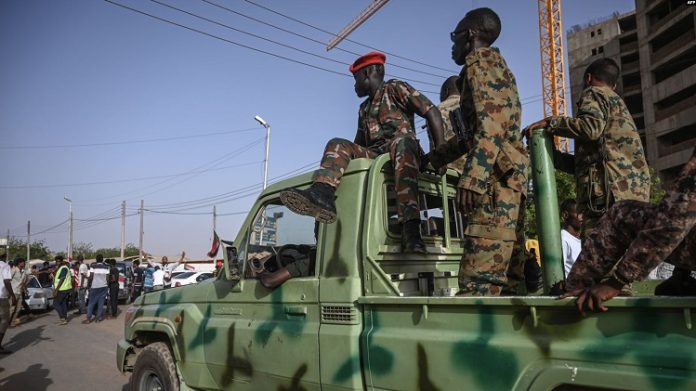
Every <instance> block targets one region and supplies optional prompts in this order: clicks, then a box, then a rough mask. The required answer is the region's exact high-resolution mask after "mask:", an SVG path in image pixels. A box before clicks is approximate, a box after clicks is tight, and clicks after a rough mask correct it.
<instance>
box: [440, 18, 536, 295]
mask: <svg viewBox="0 0 696 391" xmlns="http://www.w3.org/2000/svg"><path fill="white" fill-rule="evenodd" d="M500 28H501V26H500V18H499V17H498V15H497V14H496V13H495V12H494V11H493V10H491V9H490V8H478V9H474V10H472V11H470V12H468V13H467V14H466V16H465V17H464V18H463V19H462V20H461V21H460V22H459V24H458V25H457V27H456V28H455V30H454V31H453V32H452V33H451V34H450V35H451V37H450V38H451V39H452V42H453V43H454V45H453V46H452V59H453V60H454V62H455V63H457V65H461V66H463V68H462V71H461V73H460V79H459V83H460V92H461V99H460V108H461V111H462V118H463V122H464V125H465V127H466V128H467V129H469V130H470V131H471V132H473V140H472V143H471V149H470V151H468V153H467V154H466V160H465V162H464V166H463V168H462V174H461V177H460V180H459V184H458V189H457V205H458V207H459V211H460V213H464V214H465V215H466V220H467V222H468V224H467V227H466V230H465V232H464V236H465V237H464V254H463V256H462V260H461V263H460V267H459V288H460V290H459V293H458V294H459V295H500V294H514V293H516V285H517V284H518V283H519V282H520V281H522V279H523V267H524V259H525V258H526V256H525V254H526V251H525V249H524V239H523V235H524V229H523V228H522V227H523V224H524V199H525V197H526V193H527V167H528V165H529V155H528V154H527V149H526V147H525V145H524V143H523V142H522V134H521V133H520V119H521V113H522V106H521V105H520V100H519V94H518V92H517V82H516V81H515V76H514V75H513V74H512V72H511V71H510V69H509V68H508V66H507V63H506V62H505V60H504V59H503V57H502V55H501V54H500V51H499V50H498V49H497V48H493V47H491V45H492V44H493V43H494V42H495V40H496V39H497V38H498V36H499V35H500ZM435 160H437V159H435ZM518 246H522V248H521V249H520V251H521V252H519V253H517V255H516V256H515V257H514V259H515V261H514V262H513V264H511V256H512V254H513V247H518ZM508 268H510V270H508Z"/></svg>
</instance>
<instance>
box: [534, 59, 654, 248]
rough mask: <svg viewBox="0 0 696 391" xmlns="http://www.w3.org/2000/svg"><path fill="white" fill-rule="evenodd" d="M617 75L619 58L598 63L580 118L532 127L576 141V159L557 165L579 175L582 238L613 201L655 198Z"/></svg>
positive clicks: (587, 86)
mask: <svg viewBox="0 0 696 391" xmlns="http://www.w3.org/2000/svg"><path fill="white" fill-rule="evenodd" d="M618 77H619V67H618V65H616V62H614V60H612V59H609V58H602V59H599V60H597V61H595V62H593V63H592V64H590V66H589V67H587V70H586V71H585V90H584V91H583V93H582V96H581V97H580V100H579V101H578V110H577V115H576V116H575V117H556V116H552V117H548V118H546V119H544V120H541V121H539V122H536V123H534V124H532V125H530V126H529V129H530V130H533V129H536V128H542V127H543V128H546V129H547V131H548V133H550V134H552V135H554V136H562V137H570V138H573V139H574V140H575V159H574V161H573V159H572V158H571V159H570V160H568V159H564V160H565V161H566V162H568V161H569V162H570V163H571V165H570V167H569V165H564V164H559V161H560V160H557V164H556V166H557V168H559V169H561V170H563V171H568V172H570V173H571V174H575V177H576V184H577V208H578V213H581V214H582V216H583V224H582V235H583V237H586V236H587V234H588V233H589V232H590V231H591V230H592V228H593V227H594V226H595V225H596V224H597V221H598V220H599V218H600V217H601V216H602V214H604V212H605V211H606V210H607V208H609V207H610V206H611V205H612V204H613V203H614V202H618V201H622V200H638V201H647V200H648V199H649V197H650V171H649V168H648V164H647V162H646V160H645V153H644V152H643V146H642V144H641V141H640V137H639V136H638V131H637V130H636V124H635V123H634V122H633V118H632V117H631V113H630V112H629V111H628V108H626V104H625V103H624V101H623V100H622V99H621V97H620V96H618V95H617V94H616V92H614V88H615V86H616V81H617V80H618ZM566 158H567V157H566ZM573 162H574V164H572V163H573ZM572 165H574V167H572Z"/></svg>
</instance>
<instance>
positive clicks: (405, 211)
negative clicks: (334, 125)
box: [313, 135, 421, 222]
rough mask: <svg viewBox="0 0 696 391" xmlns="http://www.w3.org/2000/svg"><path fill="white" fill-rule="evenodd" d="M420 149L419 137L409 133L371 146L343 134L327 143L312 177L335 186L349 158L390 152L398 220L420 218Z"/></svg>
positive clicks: (315, 180) (374, 155)
mask: <svg viewBox="0 0 696 391" xmlns="http://www.w3.org/2000/svg"><path fill="white" fill-rule="evenodd" d="M420 151H421V149H420V145H419V144H418V140H416V138H415V137H411V136H403V135H400V136H395V137H393V138H392V139H389V140H387V141H386V142H385V143H384V144H381V145H379V146H373V147H370V148H365V147H362V146H360V145H358V144H355V143H352V142H350V141H348V140H345V139H342V138H334V139H331V140H330V141H329V142H328V143H327V144H326V149H325V150H324V156H323V157H322V159H321V164H320V168H319V169H318V170H317V171H315V172H314V177H313V180H314V182H320V183H325V184H327V185H330V186H332V187H334V188H337V187H338V185H339V184H340V183H341V177H342V176H343V174H344V173H345V171H346V168H347V167H348V164H349V163H350V161H351V160H353V159H358V158H369V159H374V158H375V157H377V156H379V155H381V154H383V153H387V152H389V156H390V157H391V160H392V162H394V182H395V183H394V189H395V191H396V203H397V210H398V214H399V221H402V222H405V221H409V220H419V219H420V209H419V207H418V172H419V168H420Z"/></svg>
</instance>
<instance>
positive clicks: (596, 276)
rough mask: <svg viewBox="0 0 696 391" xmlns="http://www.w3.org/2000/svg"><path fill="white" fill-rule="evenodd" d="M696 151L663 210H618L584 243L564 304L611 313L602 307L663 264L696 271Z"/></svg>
mask: <svg viewBox="0 0 696 391" xmlns="http://www.w3.org/2000/svg"><path fill="white" fill-rule="evenodd" d="M695 225H696V149H695V150H694V152H693V154H692V156H691V159H690V160H689V162H688V163H687V164H686V166H685V167H684V169H683V170H682V172H681V174H680V175H679V177H678V178H677V180H676V182H675V186H674V189H672V190H671V191H670V192H669V193H668V194H667V195H666V196H665V198H664V199H663V200H662V202H661V203H660V204H658V205H652V204H649V203H647V202H641V201H635V200H626V201H620V202H617V203H616V204H614V206H612V207H611V208H610V209H609V210H608V211H607V213H606V214H605V215H604V216H603V217H602V218H601V219H600V220H599V222H598V224H597V227H596V228H595V229H594V230H593V231H592V233H590V235H589V236H588V237H587V238H586V239H585V240H584V241H583V243H582V252H581V253H580V256H579V257H578V260H577V261H576V262H575V264H574V265H573V268H572V269H571V272H570V275H569V276H568V279H567V280H566V291H567V292H568V293H566V294H565V295H563V296H561V298H565V297H569V296H577V297H578V298H577V302H576V304H577V307H578V310H579V311H580V312H581V313H584V311H585V307H587V309H589V310H590V311H602V312H603V311H606V310H607V309H606V307H604V305H603V304H602V303H603V302H605V301H607V300H609V299H612V298H613V297H615V296H617V295H618V294H619V293H620V291H621V289H622V288H623V287H625V286H626V285H628V284H630V283H631V282H633V281H637V280H641V279H643V278H645V277H646V276H647V275H648V274H649V273H650V271H651V270H652V269H654V268H655V267H656V266H657V265H658V264H659V263H660V262H662V261H664V262H667V263H670V264H672V265H674V266H675V267H677V268H683V269H687V270H692V271H693V270H696V229H694V226H695Z"/></svg>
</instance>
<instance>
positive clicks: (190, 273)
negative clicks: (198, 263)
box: [176, 272, 194, 279]
mask: <svg viewBox="0 0 696 391" xmlns="http://www.w3.org/2000/svg"><path fill="white" fill-rule="evenodd" d="M192 275H194V272H183V273H179V274H177V275H176V279H184V278H189V277H191V276H192Z"/></svg>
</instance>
